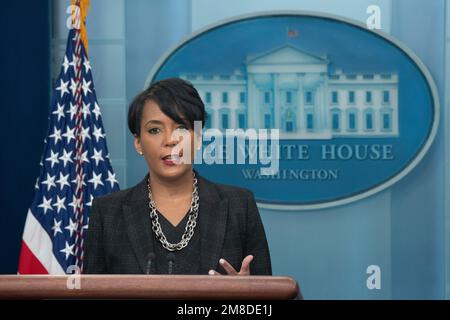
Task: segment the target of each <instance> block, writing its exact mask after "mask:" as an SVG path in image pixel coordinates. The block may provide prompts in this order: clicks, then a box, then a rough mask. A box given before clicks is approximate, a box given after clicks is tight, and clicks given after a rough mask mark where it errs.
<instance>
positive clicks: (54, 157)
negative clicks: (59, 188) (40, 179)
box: [45, 150, 59, 169]
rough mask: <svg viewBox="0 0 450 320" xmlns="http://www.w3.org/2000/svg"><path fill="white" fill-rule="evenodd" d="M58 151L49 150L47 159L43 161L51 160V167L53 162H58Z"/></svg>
mask: <svg viewBox="0 0 450 320" xmlns="http://www.w3.org/2000/svg"><path fill="white" fill-rule="evenodd" d="M58 155H59V154H58V153H54V152H53V150H50V157H48V158H47V159H45V161H51V163H52V164H51V168H52V169H53V165H54V164H55V163H59V160H58Z"/></svg>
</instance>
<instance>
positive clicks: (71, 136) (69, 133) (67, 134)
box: [62, 126, 75, 143]
mask: <svg viewBox="0 0 450 320" xmlns="http://www.w3.org/2000/svg"><path fill="white" fill-rule="evenodd" d="M74 131H75V128H73V129H70V127H69V126H67V127H66V132H65V133H63V134H62V136H63V137H66V139H67V143H70V140H71V139H73V140H75V134H74Z"/></svg>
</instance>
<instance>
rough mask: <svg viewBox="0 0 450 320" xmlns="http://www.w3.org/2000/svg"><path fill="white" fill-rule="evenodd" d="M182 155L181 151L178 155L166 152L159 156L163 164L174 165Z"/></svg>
mask: <svg viewBox="0 0 450 320" xmlns="http://www.w3.org/2000/svg"><path fill="white" fill-rule="evenodd" d="M182 156H183V153H182V152H181V153H180V154H179V155H178V156H177V155H172V154H167V155H165V156H163V157H161V160H162V162H163V163H164V164H165V165H168V166H174V165H178V164H180V163H181V157H182Z"/></svg>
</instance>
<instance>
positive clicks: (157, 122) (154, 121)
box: [145, 120, 162, 125]
mask: <svg viewBox="0 0 450 320" xmlns="http://www.w3.org/2000/svg"><path fill="white" fill-rule="evenodd" d="M149 123H150V124H151V123H153V124H162V122H161V121H159V120H149V121H147V122H146V123H145V125H148V124H149Z"/></svg>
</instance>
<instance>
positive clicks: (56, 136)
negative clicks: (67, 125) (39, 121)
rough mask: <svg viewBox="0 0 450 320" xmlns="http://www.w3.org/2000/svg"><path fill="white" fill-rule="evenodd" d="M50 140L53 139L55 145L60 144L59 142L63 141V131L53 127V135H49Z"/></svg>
mask: <svg viewBox="0 0 450 320" xmlns="http://www.w3.org/2000/svg"><path fill="white" fill-rule="evenodd" d="M49 137H50V138H53V139H54V140H55V144H57V143H58V140H61V141H62V138H61V130H59V129H56V127H53V133H52V134H51V135H49Z"/></svg>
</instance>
